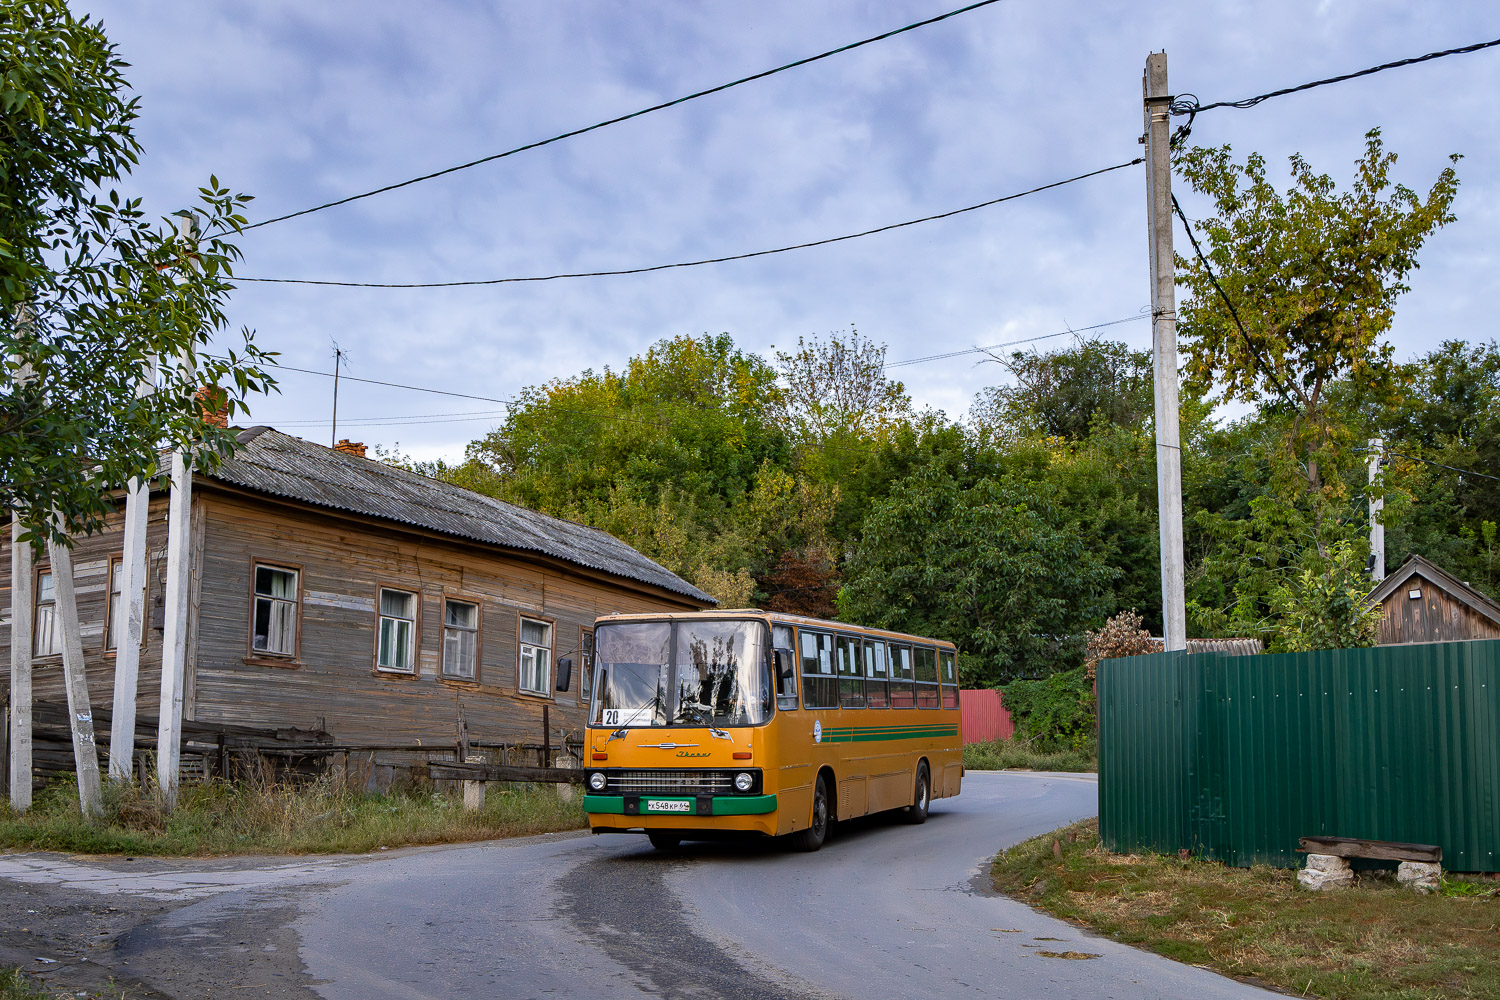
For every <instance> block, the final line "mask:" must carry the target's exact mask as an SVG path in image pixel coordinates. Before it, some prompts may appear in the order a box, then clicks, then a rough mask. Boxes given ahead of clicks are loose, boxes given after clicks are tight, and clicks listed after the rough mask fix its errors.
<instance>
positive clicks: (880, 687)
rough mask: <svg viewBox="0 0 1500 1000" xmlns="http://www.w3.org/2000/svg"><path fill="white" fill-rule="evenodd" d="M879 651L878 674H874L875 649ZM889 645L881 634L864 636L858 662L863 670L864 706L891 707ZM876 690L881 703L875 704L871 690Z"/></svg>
mask: <svg viewBox="0 0 1500 1000" xmlns="http://www.w3.org/2000/svg"><path fill="white" fill-rule="evenodd" d="M877 649H878V650H879V652H880V665H881V672H880V676H878V677H877V676H876V674H875V657H874V654H875V652H876V650H877ZM890 655H891V646H890V643H889V642H887V641H886V640H885V639H884V638H883V637H881V636H870V635H867V636H865V643H864V648H863V649H862V650H861V654H860V662H861V663H862V664H863V666H864V671H865V707H866V708H875V709H882V710H884V709H889V708H890V707H891V660H890ZM872 691H873V692H877V694H878V700H879V701H880V702H881V704H879V705H876V704H874V701H875V700H876V699H875V698H874V697H872V695H871V692H872Z"/></svg>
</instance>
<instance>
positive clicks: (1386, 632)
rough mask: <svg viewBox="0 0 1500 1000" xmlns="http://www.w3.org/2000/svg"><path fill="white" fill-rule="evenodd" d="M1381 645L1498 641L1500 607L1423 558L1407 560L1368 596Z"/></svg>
mask: <svg viewBox="0 0 1500 1000" xmlns="http://www.w3.org/2000/svg"><path fill="white" fill-rule="evenodd" d="M1369 600H1370V602H1371V603H1373V604H1377V605H1379V606H1380V610H1381V619H1380V635H1379V638H1378V639H1377V641H1376V644H1377V645H1380V646H1395V645H1400V644H1403V643H1408V642H1452V641H1455V640H1459V639H1500V604H1497V603H1496V602H1495V601H1492V600H1491V599H1490V598H1488V597H1486V596H1485V595H1483V594H1481V593H1479V591H1477V590H1475V589H1474V588H1472V587H1470V586H1469V585H1468V584H1467V583H1465V582H1464V581H1462V580H1459V579H1458V578H1456V577H1454V576H1453V575H1452V574H1450V573H1448V572H1447V571H1446V570H1444V569H1442V568H1441V567H1439V566H1437V565H1435V564H1434V563H1431V562H1428V561H1427V560H1426V559H1423V558H1422V557H1421V556H1417V555H1414V556H1409V557H1407V560H1406V561H1405V562H1403V563H1402V564H1401V566H1400V568H1399V569H1397V570H1396V571H1395V572H1394V573H1392V574H1391V575H1390V576H1387V577H1386V578H1385V579H1384V580H1382V581H1381V583H1380V585H1379V586H1378V587H1376V588H1375V589H1374V590H1372V591H1371V592H1370V596H1369Z"/></svg>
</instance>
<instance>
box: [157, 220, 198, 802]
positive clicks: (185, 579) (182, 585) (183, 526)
mask: <svg viewBox="0 0 1500 1000" xmlns="http://www.w3.org/2000/svg"><path fill="white" fill-rule="evenodd" d="M196 230H197V217H196V216H194V215H192V213H190V212H185V213H180V214H179V215H178V216H177V232H178V236H179V238H181V239H184V240H189V239H192V238H193V237H194V236H195V235H196ZM185 361H186V358H185V357H184V358H179V359H178V364H179V365H181V364H184V363H185ZM192 511H193V467H192V465H191V464H190V463H189V462H188V460H187V456H186V454H185V453H184V452H183V451H182V449H181V448H178V449H176V450H174V451H173V452H172V491H171V495H170V497H169V498H168V502H167V587H166V593H165V594H164V595H163V603H164V604H165V605H166V607H165V608H164V610H165V613H166V621H165V623H164V627H163V629H162V637H161V708H160V710H159V711H160V721H159V722H158V724H157V727H156V780H157V786H158V787H159V788H160V789H161V791H162V795H163V796H164V797H165V798H166V800H167V807H168V808H173V807H175V806H176V805H177V784H178V779H179V776H180V771H181V764H182V696H183V687H184V685H185V684H186V681H187V628H188V599H189V597H190V596H191V595H190V594H189V589H190V587H191V583H192V577H191V571H192V565H191V564H192V534H193V532H192Z"/></svg>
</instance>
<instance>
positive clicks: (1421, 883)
mask: <svg viewBox="0 0 1500 1000" xmlns="http://www.w3.org/2000/svg"><path fill="white" fill-rule="evenodd" d="M1442 875H1443V866H1442V865H1440V864H1438V863H1437V862H1435V861H1403V862H1401V864H1399V865H1397V866H1396V881H1397V882H1398V883H1400V884H1401V885H1404V886H1406V887H1407V888H1408V889H1410V890H1412V891H1413V892H1420V893H1424V894H1425V893H1429V892H1437V891H1438V880H1439V879H1440V878H1442Z"/></svg>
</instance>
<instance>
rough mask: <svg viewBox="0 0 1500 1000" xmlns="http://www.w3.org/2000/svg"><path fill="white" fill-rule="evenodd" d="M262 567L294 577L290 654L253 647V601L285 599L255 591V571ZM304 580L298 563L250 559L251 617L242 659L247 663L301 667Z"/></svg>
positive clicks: (247, 626) (304, 577)
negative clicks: (295, 596) (294, 589)
mask: <svg viewBox="0 0 1500 1000" xmlns="http://www.w3.org/2000/svg"><path fill="white" fill-rule="evenodd" d="M262 566H264V567H265V568H266V569H274V570H279V571H281V572H283V573H292V574H294V575H295V576H296V577H297V598H296V600H294V601H292V602H291V603H292V605H293V613H294V614H295V615H296V621H295V622H294V623H293V627H292V651H291V652H290V653H277V652H273V651H271V650H268V649H256V648H255V608H256V602H257V601H258V600H260V599H261V597H262V596H265V599H266V600H269V601H281V600H285V598H281V597H270V596H269V595H261V594H259V593H258V592H257V591H256V589H255V571H256V570H257V569H259V568H260V567H262ZM305 579H306V574H305V573H304V572H303V569H302V566H300V565H299V564H297V563H289V562H281V561H278V560H271V559H259V558H255V557H252V558H251V559H250V579H249V581H248V583H247V585H246V589H247V590H248V591H249V595H250V600H249V605H250V617H249V621H248V622H247V623H246V626H245V660H246V662H247V663H258V664H262V665H268V666H277V667H288V666H291V667H297V666H301V656H302V595H303V593H304V591H305V589H306V588H304V587H303V586H302V584H303V581H304V580H305Z"/></svg>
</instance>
